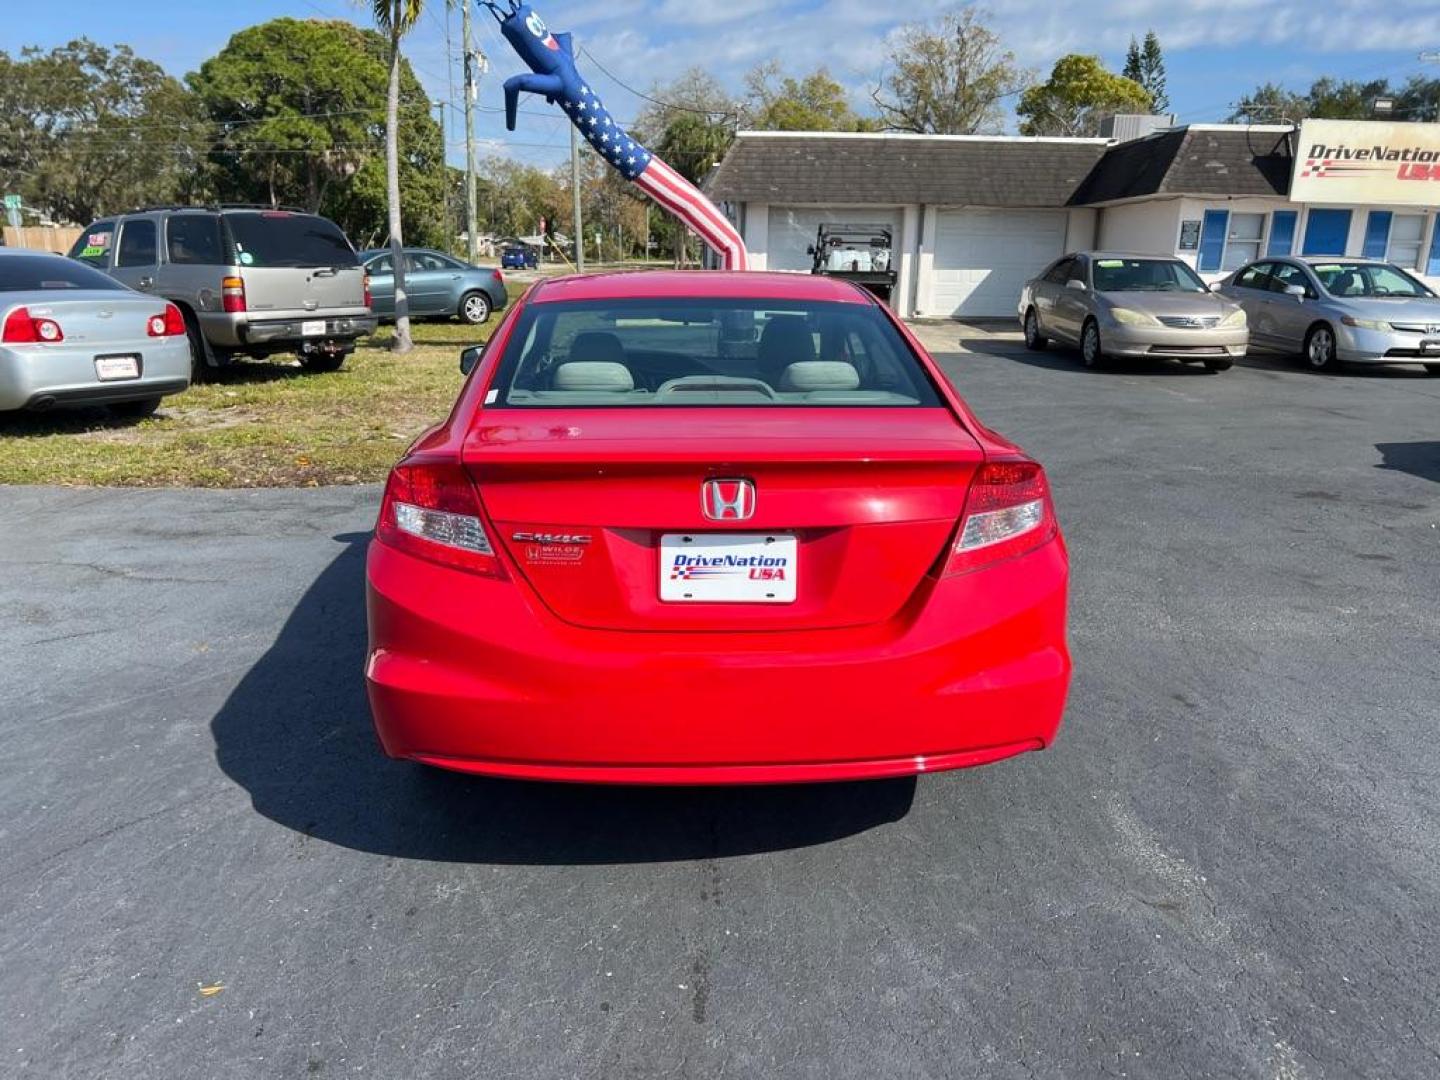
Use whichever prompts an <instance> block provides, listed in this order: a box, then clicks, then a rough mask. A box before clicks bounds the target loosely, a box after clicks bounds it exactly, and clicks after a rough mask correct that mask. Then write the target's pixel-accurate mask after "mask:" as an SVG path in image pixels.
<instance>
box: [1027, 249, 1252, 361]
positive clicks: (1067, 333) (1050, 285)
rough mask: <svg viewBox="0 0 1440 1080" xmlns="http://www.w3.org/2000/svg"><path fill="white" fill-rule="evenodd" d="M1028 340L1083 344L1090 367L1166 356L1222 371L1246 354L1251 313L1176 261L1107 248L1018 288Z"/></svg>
mask: <svg viewBox="0 0 1440 1080" xmlns="http://www.w3.org/2000/svg"><path fill="white" fill-rule="evenodd" d="M1019 312H1020V322H1021V326H1022V327H1023V328H1024V331H1025V344H1026V345H1027V346H1028V347H1029V348H1031V349H1043V348H1045V346H1046V344H1047V343H1048V341H1049V339H1050V338H1055V339H1056V340H1057V341H1061V342H1064V343H1065V344H1068V345H1078V346H1079V348H1080V357H1081V359H1082V360H1083V361H1084V363H1085V366H1086V367H1090V368H1093V367H1098V366H1100V365H1101V364H1102V363H1104V362H1105V360H1106V359H1107V358H1140V357H1149V358H1156V357H1165V358H1168V359H1171V360H1180V361H1183V362H1184V363H1187V364H1197V363H1203V364H1204V365H1205V366H1206V367H1207V368H1209V369H1210V370H1211V371H1224V370H1226V369H1227V368H1229V367H1230V366H1231V364H1233V363H1234V361H1235V360H1236V359H1237V358H1238V357H1242V356H1244V355H1245V349H1246V346H1247V344H1248V342H1249V332H1248V330H1247V327H1246V322H1245V319H1246V316H1245V312H1244V310H1243V309H1242V308H1241V307H1240V305H1239V304H1237V303H1235V302H1234V301H1232V300H1227V299H1224V298H1222V297H1220V296H1217V295H1215V294H1214V293H1213V292H1211V291H1210V288H1209V287H1208V286H1207V285H1206V284H1205V282H1204V281H1203V280H1201V278H1200V276H1199V275H1198V274H1196V273H1195V271H1194V270H1192V269H1190V267H1189V266H1188V265H1186V264H1185V263H1183V262H1181V261H1180V260H1179V259H1174V258H1167V257H1164V256H1152V255H1127V254H1120V253H1114V254H1112V253H1110V252H1104V251H1089V252H1078V253H1075V254H1071V255H1066V256H1064V257H1063V258H1060V259H1057V260H1056V261H1055V262H1053V263H1051V264H1050V265H1049V266H1048V267H1046V269H1045V270H1044V271H1043V272H1042V273H1041V274H1040V275H1039V276H1038V277H1035V278H1032V279H1031V280H1030V281H1028V282H1026V284H1025V287H1024V289H1022V290H1021V292H1020V305H1019Z"/></svg>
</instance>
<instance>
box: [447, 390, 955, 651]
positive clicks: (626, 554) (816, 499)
mask: <svg viewBox="0 0 1440 1080" xmlns="http://www.w3.org/2000/svg"><path fill="white" fill-rule="evenodd" d="M982 459H983V453H982V451H981V449H980V447H979V445H978V444H977V443H976V442H975V441H974V440H973V439H972V438H971V437H970V436H969V435H968V433H966V432H965V430H964V429H963V427H961V425H960V424H959V422H958V420H957V419H956V418H955V417H954V415H953V414H952V413H950V412H949V411H948V410H946V409H943V408H864V409H860V408H805V409H768V408H758V409H750V408H738V409H713V410H708V409H687V408H675V409H663V410H662V409H658V408H649V409H627V408H617V409H565V410H540V409H533V410H532V409H507V410H491V411H490V412H489V413H482V414H481V417H480V419H479V421H478V423H477V425H476V427H475V428H474V429H473V430H472V431H471V433H470V435H469V437H468V439H467V442H466V448H465V464H466V467H467V468H468V470H469V471H470V474H471V476H472V477H473V478H474V479H475V481H476V482H477V486H478V488H479V490H480V495H481V500H482V502H483V503H484V506H485V508H486V512H487V514H488V515H489V517H490V519H491V522H492V524H493V525H494V526H495V529H496V532H497V533H498V541H499V545H500V546H501V547H503V548H504V549H505V551H506V552H507V553H508V554H509V556H510V559H511V560H512V562H513V564H514V565H515V566H516V567H517V568H518V570H519V573H520V574H521V575H522V576H523V578H524V579H525V581H526V582H528V584H529V585H530V586H531V587H532V588H533V589H534V590H535V592H536V593H537V594H538V596H539V597H540V599H541V600H542V601H543V602H544V603H545V604H546V605H547V606H548V607H549V608H550V610H551V611H553V612H554V613H555V614H556V615H558V616H559V617H560V618H562V619H565V620H567V621H569V622H571V623H574V624H576V625H579V626H585V627H593V628H605V629H620V630H667V631H675V630H693V631H733V630H749V631H755V630H803V629H819V628H827V627H842V626H856V625H863V624H867V623H874V622H880V621H883V620H885V619H888V618H890V617H892V616H893V615H895V614H896V613H897V612H898V611H899V610H901V608H903V606H904V605H905V603H906V601H907V600H908V599H909V598H910V597H911V596H912V595H913V594H914V593H915V591H916V589H917V587H919V585H920V584H921V582H922V580H923V579H924V577H925V574H926V572H927V571H928V570H929V569H930V568H931V567H932V566H933V565H934V564H935V562H936V561H937V559H938V558H939V557H940V556H941V554H942V553H943V551H944V549H945V546H946V543H947V541H948V539H949V538H950V536H951V534H952V533H953V531H954V528H955V523H956V521H957V520H958V518H959V516H960V513H961V511H962V509H963V506H964V499H965V492H966V488H967V485H968V482H969V479H970V476H971V474H972V472H973V471H974V469H975V468H976V466H977V465H978V464H979V463H980V461H981V460H982ZM720 478H726V479H734V478H740V479H746V480H749V481H751V482H752V484H753V486H754V493H755V498H754V502H753V514H752V515H751V516H750V517H748V518H747V519H745V520H742V521H736V520H723V521H715V520H708V519H707V517H706V516H705V513H704V511H703V509H702V501H701V500H702V494H701V489H702V485H704V483H705V482H706V481H707V480H712V479H720ZM717 534H725V535H730V536H734V535H736V534H743V535H755V536H762V537H764V536H769V537H775V538H777V539H778V540H779V541H782V542H788V538H789V537H794V548H793V552H794V562H793V564H790V573H791V574H792V575H793V578H792V580H791V581H790V582H789V583H788V584H789V585H790V586H793V588H794V599H793V600H792V601H788V602H766V601H763V600H762V601H759V602H709V601H705V602H677V601H675V600H673V599H667V600H662V599H661V587H660V582H661V574H662V547H663V543H662V538H663V537H665V536H689V537H692V538H695V539H696V541H697V542H699V543H700V544H701V545H702V546H703V545H704V544H706V543H707V542H708V540H709V539H710V538H713V537H715V536H716V535H717ZM665 565H666V566H667V569H668V563H666V564H665ZM750 573H751V574H754V573H755V571H753V570H752V571H751V572H750ZM781 594H782V595H783V590H782V593H781Z"/></svg>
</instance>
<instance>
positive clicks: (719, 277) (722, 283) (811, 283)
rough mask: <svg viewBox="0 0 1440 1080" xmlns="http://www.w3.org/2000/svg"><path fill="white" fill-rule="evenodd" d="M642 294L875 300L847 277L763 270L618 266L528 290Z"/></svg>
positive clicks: (541, 297)
mask: <svg viewBox="0 0 1440 1080" xmlns="http://www.w3.org/2000/svg"><path fill="white" fill-rule="evenodd" d="M623 297H645V298H671V297H673V298H676V299H682V300H684V299H700V298H734V299H745V300H756V299H765V300H768V299H776V300H829V301H833V302H840V303H849V304H867V303H873V302H874V301H873V300H872V298H871V297H870V294H869V293H866V292H864V291H863V290H861V289H858V288H856V287H855V286H854V285H851V284H850V283H849V282H846V281H841V280H838V279H836V278H829V277H824V276H821V275H818V274H782V273H764V272H757V271H754V270H744V271H725V270H623V271H615V272H611V273H605V274H575V275H572V276H569V277H558V278H550V279H548V280H546V281H543V282H541V283H540V284H539V285H537V286H536V288H535V290H534V291H533V292H532V293H531V294H530V298H529V302H530V303H532V304H544V303H553V302H555V301H560V300H614V299H619V298H623Z"/></svg>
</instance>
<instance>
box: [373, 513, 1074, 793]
mask: <svg viewBox="0 0 1440 1080" xmlns="http://www.w3.org/2000/svg"><path fill="white" fill-rule="evenodd" d="M1066 579H1067V559H1066V555H1065V550H1064V545H1063V543H1062V542H1060V541H1058V540H1056V541H1052V542H1050V543H1047V544H1045V545H1044V546H1042V547H1041V548H1039V549H1037V550H1035V551H1033V552H1031V553H1029V554H1027V555H1024V556H1021V557H1019V558H1016V559H1012V560H1010V561H1009V562H1006V563H1001V564H999V565H997V566H993V567H989V568H987V569H983V570H979V571H976V572H974V573H971V574H966V575H961V576H958V577H954V578H947V579H945V580H943V581H933V580H930V579H927V581H926V584H925V585H923V586H922V587H921V589H920V590H919V591H920V593H922V594H924V595H922V596H917V598H916V600H915V601H914V602H913V603H911V604H910V605H909V606H908V607H907V609H906V611H905V612H902V613H901V614H900V615H897V616H896V617H895V618H894V619H892V620H891V621H889V622H887V623H884V624H880V625H877V626H870V627H861V628H854V629H847V630H827V631H815V632H805V633H797V632H791V633H766V634H753V635H752V634H686V633H675V634H670V633H665V634H660V633H645V634H638V633H621V632H611V631H596V630H582V629H579V628H577V627H574V626H571V625H569V624H567V623H564V622H561V621H560V620H559V619H557V618H555V617H554V616H553V615H551V614H550V613H549V612H548V610H546V609H544V608H543V606H541V605H540V603H539V601H538V600H537V599H536V598H535V597H534V596H533V595H532V594H530V593H529V591H528V588H527V587H526V586H524V585H520V584H517V583H515V582H512V581H494V580H491V579H485V578H478V577H474V576H471V575H466V574H463V573H459V572H457V571H454V570H449V569H447V568H444V567H440V566H436V565H433V564H431V563H428V562H426V561H424V560H421V559H416V558H414V557H413V556H410V555H407V554H404V553H401V552H397V551H395V550H393V549H391V548H388V547H385V546H384V545H381V544H378V543H372V544H371V546H370V553H369V566H368V588H367V604H368V610H369V621H370V650H369V655H368V658H367V662H366V669H365V675H366V682H367V689H368V692H369V697H370V705H371V710H372V712H373V715H374V719H375V727H376V731H377V733H378V735H379V737H380V741H381V744H382V745H383V747H384V749H385V751H386V752H387V753H388V754H390V755H391V756H392V757H397V758H409V759H413V760H417V761H422V762H426V763H428V764H432V765H438V766H442V767H444V768H449V769H457V770H461V771H467V772H475V773H484V774H488V775H495V776H509V777H523V778H529V779H541V780H560V781H576V782H586V783H596V782H599V783H625V784H640V783H654V784H742V783H790V782H804V781H819V780H850V779H859V778H879V777H889V776H903V775H914V774H917V773H926V772H934V771H940V770H944V769H954V768H962V767H966V766H970V765H980V764H984V763H986V762H990V761H996V760H999V759H1000V758H1004V757H1009V756H1011V755H1013V754H1018V753H1022V752H1025V751H1027V750H1037V749H1041V748H1043V747H1045V746H1048V745H1049V744H1050V743H1051V742H1052V741H1053V739H1054V737H1055V733H1056V731H1057V729H1058V727H1059V724H1060V718H1061V712H1062V710H1063V707H1064V702H1065V695H1066V691H1067V688H1068V685H1069V677H1070V658H1069V654H1068V652H1067V649H1066V643H1065V591H1066Z"/></svg>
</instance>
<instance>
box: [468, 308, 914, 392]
mask: <svg viewBox="0 0 1440 1080" xmlns="http://www.w3.org/2000/svg"><path fill="white" fill-rule="evenodd" d="M494 385H495V386H496V387H497V388H499V390H500V394H499V396H498V399H497V400H496V402H495V404H496V405H500V406H513V407H522V408H556V407H565V406H584V407H592V406H646V407H648V406H663V405H688V406H696V405H699V406H727V405H728V406H735V405H743V406H757V405H760V406H769V405H774V406H805V405H810V406H817V405H824V406H835V405H890V406H895V405H899V406H910V405H931V406H933V405H938V404H939V403H940V398H939V395H938V394H937V392H936V390H935V388H934V386H932V385H931V383H930V380H929V378H928V377H927V376H926V374H925V371H924V369H923V368H922V367H921V365H920V361H919V359H918V358H917V357H916V356H915V354H914V353H912V352H911V350H910V348H909V347H908V346H907V344H906V343H905V340H904V338H903V337H902V336H901V335H900V334H899V332H898V331H896V329H895V327H894V326H893V325H892V324H891V323H890V321H889V320H888V319H887V318H886V317H885V316H884V315H883V314H882V313H881V312H880V311H879V310H877V309H876V308H875V307H874V306H872V305H870V304H856V303H824V302H797V301H782V300H733V299H697V300H669V299H666V300H660V299H638V298H627V299H613V300H596V301H575V302H556V303H545V302H540V303H536V304H532V305H530V306H529V307H527V308H526V310H525V311H524V313H523V314H522V315H521V317H520V321H519V322H518V323H517V325H516V327H515V330H514V333H513V334H512V335H511V336H510V339H509V344H508V345H507V347H506V350H505V355H504V357H503V358H502V359H501V363H500V369H499V372H498V373H497V375H496V382H495V384H494Z"/></svg>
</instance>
